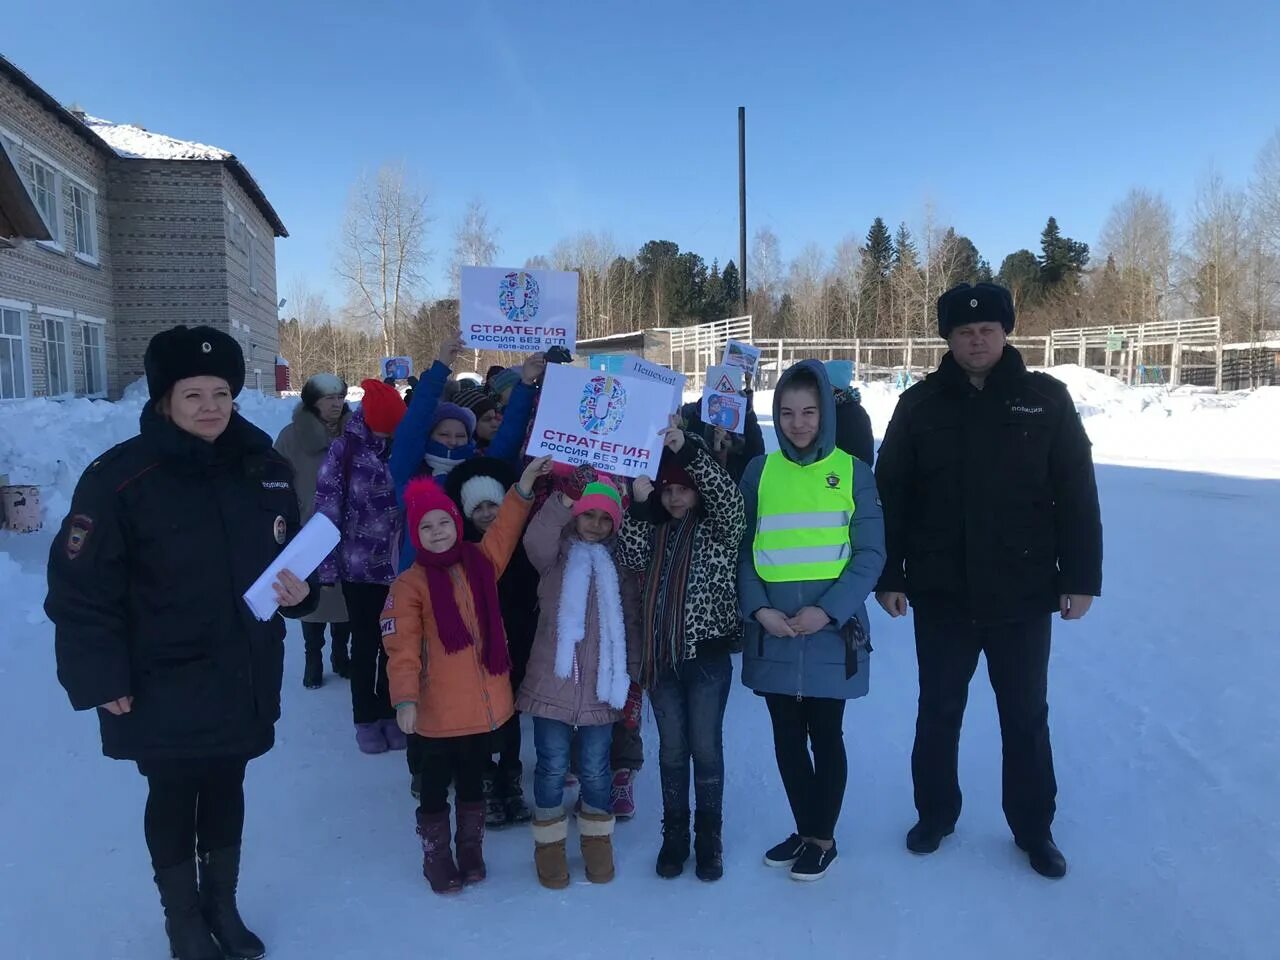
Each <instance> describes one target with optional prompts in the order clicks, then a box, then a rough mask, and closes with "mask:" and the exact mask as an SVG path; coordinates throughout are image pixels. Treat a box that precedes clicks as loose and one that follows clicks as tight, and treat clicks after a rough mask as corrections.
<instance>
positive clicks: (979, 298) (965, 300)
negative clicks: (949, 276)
mask: <svg viewBox="0 0 1280 960" xmlns="http://www.w3.org/2000/svg"><path fill="white" fill-rule="evenodd" d="M1013 321H1014V316H1013V295H1012V294H1011V293H1009V291H1008V290H1006V289H1005V288H1004V287H1002V286H1000V285H999V284H997V283H978V284H973V285H970V284H967V283H961V284H959V285H957V286H954V287H952V288H951V289H950V290H948V291H947V292H946V293H944V294H943V295H942V296H940V297H939V298H938V336H940V337H942V339H944V340H945V339H947V338H948V337H949V336H951V331H952V330H954V329H955V328H956V327H962V326H964V325H965V324H967V323H998V324H1000V326H1002V327H1003V328H1004V332H1005V333H1006V334H1010V333H1013Z"/></svg>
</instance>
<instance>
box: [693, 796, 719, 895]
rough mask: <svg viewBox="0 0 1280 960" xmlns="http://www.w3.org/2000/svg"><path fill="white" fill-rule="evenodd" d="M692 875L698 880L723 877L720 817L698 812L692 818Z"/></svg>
mask: <svg viewBox="0 0 1280 960" xmlns="http://www.w3.org/2000/svg"><path fill="white" fill-rule="evenodd" d="M693 854H694V860H695V866H694V873H695V874H697V877H698V879H699V880H706V881H712V880H719V879H720V878H721V877H723V876H724V850H723V847H722V846H721V844H720V817H719V816H718V815H712V814H707V813H703V812H702V811H701V810H699V811H698V812H697V813H696V814H695V815H694V818H693Z"/></svg>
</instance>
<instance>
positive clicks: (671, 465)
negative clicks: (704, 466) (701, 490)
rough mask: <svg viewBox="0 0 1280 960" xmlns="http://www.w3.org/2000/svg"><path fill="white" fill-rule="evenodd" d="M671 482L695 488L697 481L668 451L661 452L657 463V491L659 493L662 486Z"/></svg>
mask: <svg viewBox="0 0 1280 960" xmlns="http://www.w3.org/2000/svg"><path fill="white" fill-rule="evenodd" d="M672 484H675V485H677V486H681V487H688V488H689V489H690V490H697V489H698V483H697V481H696V480H694V479H693V477H691V476H690V475H689V471H688V470H686V469H685V468H684V467H683V466H681V465H680V462H679V461H678V460H676V458H675V457H674V456H673V455H672V454H671V453H670V452H669V451H668V452H664V453H663V454H662V460H661V462H660V463H659V464H658V484H657V486H658V492H659V493H661V492H662V490H663V488H664V487H669V486H671V485H672Z"/></svg>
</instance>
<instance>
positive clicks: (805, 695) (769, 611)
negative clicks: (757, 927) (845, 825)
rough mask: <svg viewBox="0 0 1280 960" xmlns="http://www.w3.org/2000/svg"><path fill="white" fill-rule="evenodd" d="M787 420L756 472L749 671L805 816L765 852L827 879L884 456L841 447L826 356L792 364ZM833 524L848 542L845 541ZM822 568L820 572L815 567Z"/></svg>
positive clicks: (745, 592)
mask: <svg viewBox="0 0 1280 960" xmlns="http://www.w3.org/2000/svg"><path fill="white" fill-rule="evenodd" d="M773 418H774V428H775V430H776V431H777V435H778V446H779V450H778V452H777V453H774V454H770V455H768V456H766V457H757V458H756V459H755V460H753V461H752V462H751V464H750V465H749V466H748V467H747V471H746V473H745V474H744V476H743V478H742V493H743V499H744V501H745V505H746V519H747V535H746V537H745V538H744V540H743V544H742V549H741V551H740V554H739V564H738V594H739V598H740V602H741V605H742V616H743V619H744V620H745V621H746V636H745V639H744V644H743V651H742V682H743V683H744V684H745V685H746V686H748V687H750V688H751V689H752V690H754V691H755V692H756V693H757V694H760V695H762V696H763V697H764V699H765V702H766V703H767V704H768V706H769V715H770V718H771V719H772V721H773V738H774V751H775V753H776V754H777V759H778V770H779V772H780V773H781V775H782V783H783V786H784V787H785V789H786V792H787V800H788V801H789V802H790V805H791V811H792V814H793V815H794V817H795V823H796V829H795V833H793V834H792V835H791V836H790V837H788V838H787V839H786V840H784V841H783V842H782V843H780V844H778V845H777V846H775V847H773V848H772V849H770V850H769V851H768V852H767V853H766V854H765V863H766V864H767V865H769V866H772V867H790V868H791V876H792V878H793V879H795V880H817V879H819V878H821V877H822V876H824V875H825V874H826V871H827V868H828V867H829V866H830V865H831V864H832V863H834V862H835V859H836V845H835V825H836V820H837V818H838V817H839V815H840V806H841V804H842V802H843V800H844V789H845V780H846V776H847V763H846V759H845V751H844V735H843V731H842V725H843V721H844V705H845V701H846V700H851V699H854V698H856V697H862V696H865V695H866V693H867V688H868V679H869V672H870V670H869V659H868V654H869V653H870V651H871V645H870V643H869V642H868V638H869V636H870V632H869V625H868V622H867V610H866V598H867V596H868V595H869V594H870V593H871V591H872V590H873V589H874V588H875V584H876V581H877V579H878V578H879V576H880V571H881V568H882V567H883V566H884V559H885V552H884V519H883V516H882V514H881V510H880V502H879V498H878V497H877V495H876V485H875V477H874V475H873V473H872V471H871V467H870V466H869V465H867V464H866V463H863V462H862V461H861V460H858V459H857V458H855V457H852V456H851V455H850V454H847V453H843V452H842V451H840V450H839V449H838V448H837V446H836V416H835V401H834V398H833V394H832V391H831V383H830V381H829V380H828V379H827V373H826V370H825V368H824V367H823V365H822V364H821V363H819V362H818V361H816V360H805V361H803V362H801V363H799V364H797V365H796V366H794V367H792V368H791V369H790V370H788V371H787V372H786V373H785V374H784V375H783V377H782V380H781V381H780V382H779V384H778V389H777V391H776V392H775V394H774V402H773ZM765 483H768V484H770V485H771V487H770V490H769V497H768V498H766V497H764V496H763V484H765ZM850 492H851V494H852V496H850ZM766 500H767V503H768V504H770V505H771V506H770V507H769V508H768V509H767V510H766V509H764V507H765V504H766ZM779 505H781V509H779ZM797 505H798V506H797ZM797 510H799V512H796V511H797ZM833 517H834V518H836V519H834V520H833V519H832V518H833ZM840 517H844V518H845V520H841V519H840ZM846 520H847V522H848V538H847V542H846V541H845V538H844V536H843V535H842V534H840V529H841V524H843V523H844V522H846ZM833 524H834V525H835V527H836V529H834V530H833V529H832V525H833ZM833 533H834V534H836V537H835V539H838V540H840V541H842V542H840V543H838V544H831V543H830V541H831V539H832V534H833ZM811 569H812V570H816V572H817V574H818V575H814V576H811V577H809V578H807V579H806V578H804V572H805V571H807V570H811ZM811 750H812V755H811V754H810V751H811Z"/></svg>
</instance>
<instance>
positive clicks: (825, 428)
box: [773, 360, 836, 466]
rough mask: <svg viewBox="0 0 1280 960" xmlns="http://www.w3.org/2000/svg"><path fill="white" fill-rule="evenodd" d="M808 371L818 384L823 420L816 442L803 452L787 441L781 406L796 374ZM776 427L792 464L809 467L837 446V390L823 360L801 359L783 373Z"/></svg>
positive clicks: (776, 393) (777, 392)
mask: <svg viewBox="0 0 1280 960" xmlns="http://www.w3.org/2000/svg"><path fill="white" fill-rule="evenodd" d="M802 370H804V371H807V372H808V373H809V374H810V375H812V377H813V379H814V380H815V381H816V382H817V384H818V409H819V417H820V420H819V422H818V438H817V439H816V440H815V441H814V443H813V446H812V447H810V448H809V449H808V450H806V451H805V452H804V453H803V454H802V453H801V452H800V451H799V450H797V449H796V447H795V445H794V444H793V443H792V442H791V441H790V440H788V439H787V438H786V437H785V436H784V435H783V433H782V428H781V427H780V426H779V425H778V421H779V416H780V414H781V409H782V404H781V400H782V393H783V391H784V390H786V389H787V387H788V385H789V384H790V383H791V381H792V380H794V379H795V377H796V374H798V373H799V372H800V371H802ZM773 429H774V432H775V433H776V434H777V435H778V449H779V450H781V451H782V454H783V456H785V457H786V458H787V459H788V460H790V461H791V462H792V463H798V464H800V465H801V466H806V465H808V464H810V463H816V462H817V461H819V460H822V459H825V458H826V457H829V456H830V455H831V453H832V451H834V450H835V448H836V399H835V393H834V392H833V391H832V389H831V380H830V379H829V378H828V377H827V368H826V367H825V366H823V364H822V361H821V360H801V361H800V362H799V363H797V364H796V365H795V366H793V367H790V368H789V369H788V370H787V372H786V373H784V374H783V375H782V379H781V380H779V381H778V387H777V389H776V390H774V393H773Z"/></svg>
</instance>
